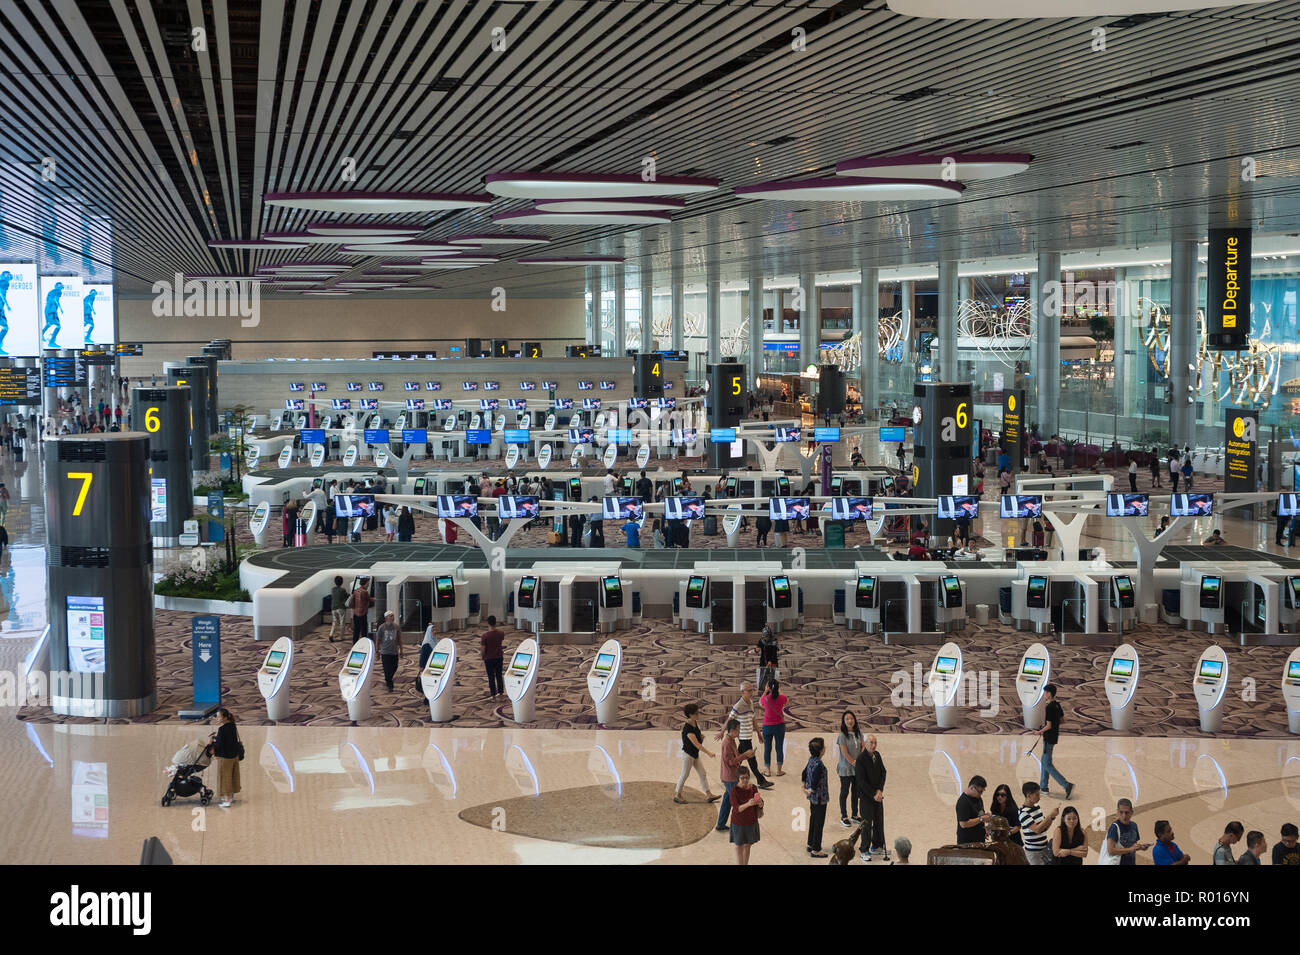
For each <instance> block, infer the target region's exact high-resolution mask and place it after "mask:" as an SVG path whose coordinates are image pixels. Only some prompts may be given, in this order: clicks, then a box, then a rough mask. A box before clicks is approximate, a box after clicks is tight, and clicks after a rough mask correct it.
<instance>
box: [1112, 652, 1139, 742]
mask: <svg viewBox="0 0 1300 955" xmlns="http://www.w3.org/2000/svg"><path fill="white" fill-rule="evenodd" d="M1138 669H1139V667H1138V655H1137V651H1136V650H1135V649H1133V647H1132V646H1131V645H1129V644H1127V643H1123V644H1120V645H1119V646H1118V647H1116V648H1115V652H1114V653H1112V654H1111V655H1110V662H1109V663H1108V664H1107V665H1106V700H1107V701H1108V702H1109V703H1110V725H1111V729H1114V730H1118V731H1119V732H1121V733H1123V732H1127V731H1128V730H1129V728H1130V727H1131V726H1132V724H1133V695H1134V694H1135V693H1137V685H1138Z"/></svg>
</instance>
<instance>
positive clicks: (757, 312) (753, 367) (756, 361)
mask: <svg viewBox="0 0 1300 955" xmlns="http://www.w3.org/2000/svg"><path fill="white" fill-rule="evenodd" d="M762 373H763V270H762V269H757V268H755V269H750V271H749V383H750V385H751V386H755V387H756V386H757V382H758V376H759V375H761V374H762Z"/></svg>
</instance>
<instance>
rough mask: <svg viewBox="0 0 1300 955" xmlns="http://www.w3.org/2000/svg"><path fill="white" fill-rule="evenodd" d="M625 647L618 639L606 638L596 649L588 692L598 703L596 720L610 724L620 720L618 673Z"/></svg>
mask: <svg viewBox="0 0 1300 955" xmlns="http://www.w3.org/2000/svg"><path fill="white" fill-rule="evenodd" d="M622 664H623V648H622V647H621V646H620V645H619V642H618V641H617V640H606V641H605V642H604V643H602V644H601V645H600V649H599V650H597V651H596V659H595V660H593V661H592V662H591V669H590V670H588V671H587V692H588V693H590V694H591V700H592V702H593V703H595V704H596V722H597V723H601V724H604V725H606V726H608V725H609V724H611V723H616V722H618V675H619V668H620V667H621V666H622Z"/></svg>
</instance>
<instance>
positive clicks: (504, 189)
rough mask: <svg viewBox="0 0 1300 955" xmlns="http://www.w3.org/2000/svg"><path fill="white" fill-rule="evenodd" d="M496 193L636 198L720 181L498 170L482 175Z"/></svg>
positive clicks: (676, 193) (535, 196) (711, 187)
mask: <svg viewBox="0 0 1300 955" xmlns="http://www.w3.org/2000/svg"><path fill="white" fill-rule="evenodd" d="M483 185H484V187H485V188H486V189H487V191H488V192H490V193H492V194H493V195H494V196H505V197H507V198H509V199H593V198H594V199H610V198H619V197H622V198H629V199H636V198H639V197H641V196H684V195H690V194H693V193H698V192H710V191H712V190H714V189H717V188H718V185H719V183H718V180H716V179H703V178H698V177H694V176H658V177H656V178H655V179H653V180H651V181H650V182H646V181H645V180H644V179H642V178H641V176H640V175H638V174H629V175H621V174H595V173H580V172H497V173H491V174H490V175H487V176H484V177H483Z"/></svg>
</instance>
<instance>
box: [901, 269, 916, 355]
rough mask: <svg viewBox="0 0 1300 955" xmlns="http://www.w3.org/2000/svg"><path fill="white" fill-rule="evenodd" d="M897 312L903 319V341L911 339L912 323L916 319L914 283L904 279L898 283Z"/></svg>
mask: <svg viewBox="0 0 1300 955" xmlns="http://www.w3.org/2000/svg"><path fill="white" fill-rule="evenodd" d="M898 310H899V312H900V313H902V319H903V341H907V340H908V339H910V338H911V337H912V322H913V321H914V320H915V318H916V283H915V282H913V281H912V280H911V279H905V280H903V281H902V282H901V283H899V295H898Z"/></svg>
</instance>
